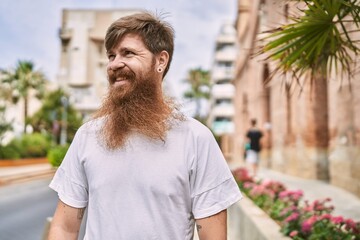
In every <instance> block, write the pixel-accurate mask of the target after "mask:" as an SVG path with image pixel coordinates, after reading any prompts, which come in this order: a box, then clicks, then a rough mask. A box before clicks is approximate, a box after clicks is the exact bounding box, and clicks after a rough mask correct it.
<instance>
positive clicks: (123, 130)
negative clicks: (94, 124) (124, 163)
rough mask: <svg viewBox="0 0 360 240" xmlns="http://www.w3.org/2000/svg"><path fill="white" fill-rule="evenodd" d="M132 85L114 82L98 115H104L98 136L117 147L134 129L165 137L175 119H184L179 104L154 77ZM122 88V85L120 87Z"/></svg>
mask: <svg viewBox="0 0 360 240" xmlns="http://www.w3.org/2000/svg"><path fill="white" fill-rule="evenodd" d="M131 85H132V86H126V89H124V88H122V87H112V86H110V89H109V94H108V96H107V97H106V98H105V101H104V102H103V105H102V107H101V108H100V109H99V110H98V111H97V113H96V114H95V118H99V117H104V125H103V128H102V129H101V130H100V131H99V133H98V136H99V137H100V139H101V140H102V142H103V143H104V144H105V146H106V147H107V148H108V149H110V150H114V149H117V148H119V147H121V146H123V145H124V143H125V142H126V140H127V138H128V137H129V135H130V134H131V132H133V131H134V132H138V133H140V134H143V135H145V136H147V137H149V138H151V139H157V140H162V141H164V139H165V137H166V133H167V131H168V130H169V129H170V128H171V126H172V123H173V122H174V120H176V119H177V120H182V119H183V115H182V114H180V112H179V111H178V109H177V107H176V106H175V104H174V103H173V101H172V100H170V99H164V98H163V95H162V92H161V89H159V88H158V86H156V83H155V82H154V81H152V79H151V78H150V79H148V80H144V81H139V82H134V83H131ZM120 88H122V89H120Z"/></svg>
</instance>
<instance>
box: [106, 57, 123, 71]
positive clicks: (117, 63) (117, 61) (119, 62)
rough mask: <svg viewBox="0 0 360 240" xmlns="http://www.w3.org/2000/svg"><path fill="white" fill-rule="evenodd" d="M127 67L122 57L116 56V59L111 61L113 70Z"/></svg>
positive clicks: (110, 64) (110, 65)
mask: <svg viewBox="0 0 360 240" xmlns="http://www.w3.org/2000/svg"><path fill="white" fill-rule="evenodd" d="M123 67H125V62H124V61H123V59H121V58H120V57H118V56H117V57H115V59H114V60H113V61H111V62H109V68H110V69H111V70H117V69H119V68H123Z"/></svg>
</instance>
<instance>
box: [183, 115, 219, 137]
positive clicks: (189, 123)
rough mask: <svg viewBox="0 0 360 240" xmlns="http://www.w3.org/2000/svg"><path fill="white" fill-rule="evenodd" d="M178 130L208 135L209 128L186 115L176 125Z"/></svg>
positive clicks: (196, 134)
mask: <svg viewBox="0 0 360 240" xmlns="http://www.w3.org/2000/svg"><path fill="white" fill-rule="evenodd" d="M177 129H178V130H180V131H182V132H183V131H185V132H188V133H190V134H191V135H194V136H209V135H211V134H212V133H211V131H210V129H209V128H208V127H207V126H205V125H204V124H203V123H201V122H200V121H198V120H196V119H195V118H192V117H189V116H186V117H185V119H184V120H183V121H182V122H181V123H180V124H179V125H178V128H177Z"/></svg>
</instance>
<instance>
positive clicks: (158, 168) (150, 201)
mask: <svg viewBox="0 0 360 240" xmlns="http://www.w3.org/2000/svg"><path fill="white" fill-rule="evenodd" d="M100 126H101V121H100V120H95V121H91V122H88V123H86V124H84V125H83V126H82V127H81V128H80V129H79V130H78V131H77V133H76V135H75V138H74V140H73V142H72V144H71V146H70V148H69V150H68V152H67V154H66V156H65V159H64V160H63V162H62V164H61V166H60V167H59V169H58V170H57V172H56V174H55V176H54V179H53V180H52V182H51V183H50V187H51V188H52V189H54V190H55V191H57V192H58V195H59V198H60V200H61V201H63V202H64V203H66V204H68V205H70V206H72V207H76V208H83V207H87V214H88V217H87V223H86V224H87V225H86V233H85V238H84V239H87V240H103V239H106V240H112V239H116V240H121V239H123V240H130V239H131V240H133V239H134V240H142V239H143V240H152V239H154V240H155V239H156V240H160V239H164V240H169V239H172V240H184V239H185V240H190V239H192V238H193V234H194V223H195V221H194V219H199V218H204V217H208V216H211V215H214V214H216V213H218V212H220V211H222V210H224V209H226V208H228V207H229V206H230V205H232V204H234V203H235V202H237V201H238V200H240V199H241V193H240V191H239V188H238V186H237V184H236V182H235V180H234V178H233V176H232V174H231V172H230V170H229V168H228V165H227V163H226V161H225V160H224V157H223V155H222V153H221V151H220V149H219V147H218V145H217V143H216V141H215V139H214V137H213V136H212V133H211V132H210V131H209V129H208V128H206V127H205V126H204V125H202V124H201V123H199V122H198V121H196V120H194V119H192V118H187V119H186V120H185V121H183V122H180V123H179V124H178V125H175V126H174V127H173V128H172V129H171V130H170V131H169V132H168V134H167V137H166V139H165V141H164V142H163V141H155V140H151V139H148V138H145V137H144V136H142V135H140V134H132V135H131V136H130V137H129V139H128V141H127V143H126V144H125V145H124V147H122V148H121V149H118V150H115V151H108V150H106V149H104V148H103V147H102V146H101V145H100V143H99V142H98V138H97V135H96V132H97V130H98V129H99V127H100Z"/></svg>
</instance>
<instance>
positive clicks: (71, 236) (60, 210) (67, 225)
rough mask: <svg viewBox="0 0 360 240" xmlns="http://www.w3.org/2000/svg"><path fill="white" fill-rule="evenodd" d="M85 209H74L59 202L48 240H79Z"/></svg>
mask: <svg viewBox="0 0 360 240" xmlns="http://www.w3.org/2000/svg"><path fill="white" fill-rule="evenodd" d="M84 212H85V208H74V207H71V206H69V205H66V204H65V203H63V202H62V201H60V200H59V203H58V205H57V208H56V211H55V214H54V217H53V220H52V221H51V227H50V232H49V237H48V240H63V239H64V240H65V239H66V240H77V239H78V235H79V231H80V226H81V221H82V219H83V217H84Z"/></svg>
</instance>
